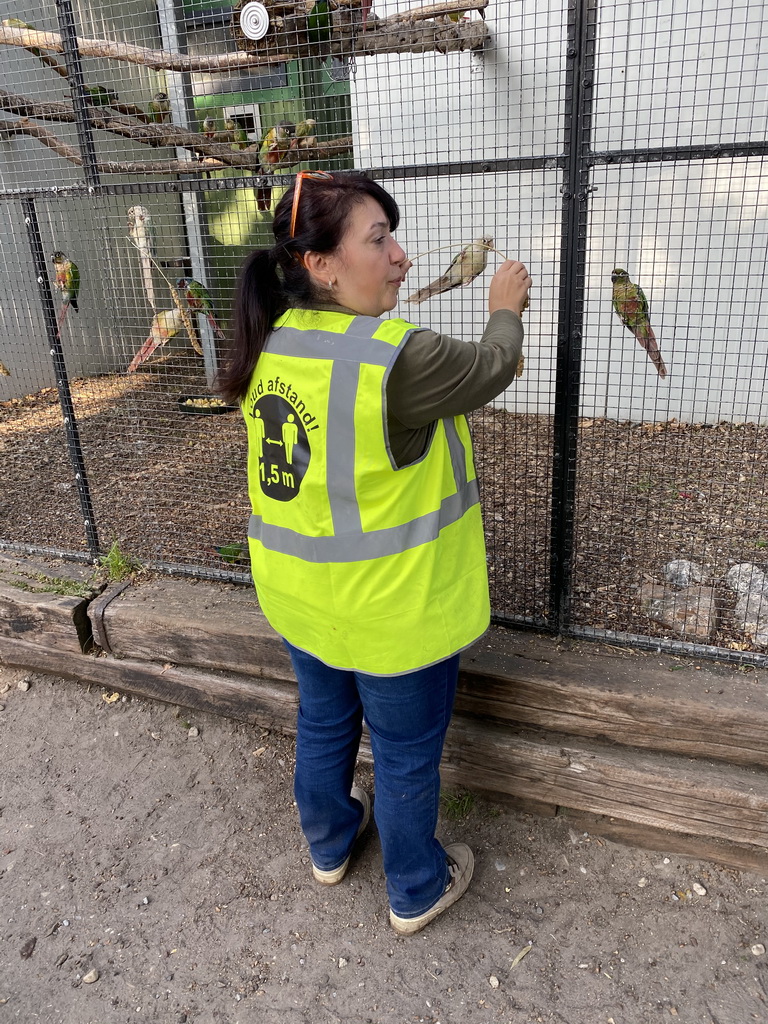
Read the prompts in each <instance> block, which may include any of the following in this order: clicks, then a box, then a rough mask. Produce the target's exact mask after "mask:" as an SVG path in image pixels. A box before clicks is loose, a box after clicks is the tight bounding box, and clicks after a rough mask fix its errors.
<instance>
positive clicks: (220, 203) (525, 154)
mask: <svg viewBox="0 0 768 1024" xmlns="http://www.w3.org/2000/svg"><path fill="white" fill-rule="evenodd" d="M0 21H2V25H1V26H0V43H2V44H3V45H2V46H0V68H1V69H2V79H3V88H2V90H0V107H2V111H0V211H1V212H0V217H2V232H3V239H4V246H3V253H2V261H0V332H1V334H0V361H1V362H2V372H1V375H0V451H2V465H3V487H2V493H0V543H2V545H3V546H5V547H10V548H14V547H19V546H20V547H21V548H22V549H23V548H34V549H36V550H48V551H52V552H58V553H64V554H67V555H70V556H72V557H80V558H83V559H85V558H90V559H93V558H98V557H99V556H100V555H103V554H104V553H105V552H106V551H107V550H108V549H109V547H110V546H111V545H112V543H113V542H115V541H117V542H118V543H119V545H120V547H121V549H122V550H124V551H126V552H129V553H130V555H131V557H133V558H135V559H138V560H139V561H141V562H143V563H144V564H145V565H148V566H155V567H160V568H162V567H165V568H175V569H176V570H177V571H186V572H189V573H192V574H203V575H206V574H207V575H211V574H213V575H221V576H224V577H227V578H232V579H240V580H245V579H247V565H246V563H245V560H244V558H243V556H242V552H241V549H240V545H241V544H242V543H243V542H244V540H245V530H246V525H247V520H248V513H249V505H248V498H247V490H246V480H245V431H244V428H243V426H242V422H241V418H240V415H239V412H238V411H237V410H232V409H229V408H227V407H226V406H224V405H223V403H221V401H220V400H218V399H217V398H216V396H215V393H214V390H213V383H214V376H215V373H216V369H217V367H218V366H219V365H220V363H221V360H222V358H223V357H224V353H225V349H226V345H225V341H224V338H225V337H226V332H227V329H228V326H229V317H230V309H231V296H232V289H233V285H234V281H235V277H236V274H237V270H238V268H239V265H240V263H241V261H242V259H243V257H244V256H245V255H246V254H248V253H249V252H250V251H251V250H252V249H253V248H256V247H260V246H264V245H269V244H270V241H271V232H270V224H271V218H272V214H273V211H274V207H275V204H276V202H277V200H278V199H279V197H280V195H281V194H282V191H283V188H284V186H285V184H286V182H287V181H290V180H291V176H292V175H293V174H294V173H295V172H296V171H297V170H299V169H307V168H322V169H330V170H333V169H343V168H351V167H355V168H357V169H361V170H364V171H366V172H367V173H368V174H370V175H371V176H373V177H375V178H377V179H378V180H380V181H381V182H382V184H383V185H384V186H385V187H386V188H387V189H388V190H389V191H391V192H392V194H393V195H394V196H395V198H396V200H397V202H398V203H399V204H400V207H401V211H402V215H403V217H402V222H401V226H400V229H399V232H398V240H399V241H400V243H401V244H402V245H403V247H404V248H405V249H406V251H407V252H408V254H409V255H410V256H411V258H414V257H415V256H418V257H419V258H418V259H416V260H415V265H414V267H413V269H412V271H411V273H410V275H409V282H408V287H409V288H411V287H412V288H413V289H414V290H415V289H417V288H419V287H421V286H423V285H425V284H427V283H428V282H429V281H431V280H432V279H434V278H435V277H437V276H438V275H439V274H440V273H441V272H442V271H443V270H444V269H445V267H446V266H447V265H448V263H449V262H450V260H451V258H452V256H453V254H455V253H456V252H458V250H459V249H460V248H461V247H462V246H463V245H465V244H467V243H468V242H470V241H472V240H473V239H475V238H478V237H481V236H490V237H492V239H493V245H494V249H495V250H496V251H495V252H493V253H491V254H490V259H489V266H488V270H487V272H486V274H485V275H482V276H481V277H480V278H479V279H478V280H477V281H475V282H474V283H473V284H472V285H470V286H468V287H466V288H457V289H455V290H451V291H448V292H444V293H442V294H439V295H436V296H434V297H432V298H431V299H430V300H429V301H428V302H426V303H424V304H422V305H418V306H416V305H408V304H407V303H406V302H404V301H403V302H401V304H400V307H399V309H398V310H396V311H395V314H394V315H400V316H403V317H405V318H406V319H409V320H416V321H417V322H418V323H420V324H422V325H423V326H427V327H430V328H432V329H434V330H438V331H442V332H445V333H448V334H451V335H452V336H454V337H460V338H463V339H466V340H469V339H478V338H479V336H480V334H481V332H482V328H483V325H484V322H485V316H486V314H485V294H486V290H487V283H488V280H489V276H490V273H491V272H492V271H493V270H494V269H495V267H496V266H498V264H499V263H500V261H501V257H502V256H510V257H512V258H520V259H522V260H524V262H525V263H526V265H527V266H528V267H529V269H530V270H531V273H532V275H533V277H534V279H535V287H534V291H533V292H532V296H531V305H530V308H529V310H528V311H527V312H526V314H525V326H526V347H525V361H524V365H523V366H522V368H521V376H520V377H519V378H518V379H517V380H516V382H515V384H514V385H513V386H512V387H511V388H510V389H509V390H508V391H507V392H506V393H505V394H504V395H503V396H500V398H499V399H498V400H497V401H496V402H495V403H494V404H493V405H492V406H487V407H485V408H484V409H482V410H478V411H477V412H475V413H473V414H472V416H471V422H472V428H473V436H474V442H475V448H476V461H477V468H478V475H479V478H480V482H481V491H482V498H483V507H484V518H485V524H486V534H487V540H488V553H489V569H490V578H491V589H492V604H493V608H494V610H495V613H496V616H497V618H498V620H499V621H502V622H509V623H520V624H530V625H534V626H539V627H543V628H549V629H553V630H558V631H563V632H569V633H572V634H577V635H594V636H602V637H611V638H613V639H614V640H616V641H622V642H632V643H637V644H646V645H651V644H652V645H657V646H666V647H668V648H670V649H680V650H689V651H697V652H704V653H709V654H713V655H716V656H721V657H728V658H730V659H743V660H752V661H758V660H761V659H764V657H765V652H766V650H768V487H767V486H766V468H767V466H766V463H767V462H768V454H767V453H768V444H767V443H766V441H768V399H766V387H765V385H766V374H767V373H768V320H767V319H766V313H765V307H764V304H763V302H762V290H763V285H764V283H765V276H766V255H767V253H766V249H767V248H768V227H766V224H767V221H766V209H768V173H767V172H766V162H765V161H766V154H768V142H767V141H766V138H767V134H768V132H767V129H768V101H767V100H766V96H768V91H766V86H768V46H767V45H766V43H767V42H768V41H767V40H766V34H767V33H768V14H766V11H765V8H764V4H763V3H762V2H761V0H726V2H724V3H723V2H721V3H718V4H715V3H714V2H709V0H687V2H685V3H679V2H676V0H661V2H657V3H649V2H634V3H632V2H617V0H538V2H534V0H514V2H512V0H497V2H494V3H491V4H490V5H487V4H486V0H470V2H468V3H461V4H459V3H453V4H452V3H450V2H443V3H438V4H430V5H424V6H422V7H420V8H419V7H416V6H413V5H412V4H410V3H406V2H405V0H397V2H386V3H379V2H378V0H377V3H376V4H375V5H374V6H373V7H371V5H370V2H369V0H327V2H326V0H317V2H315V3H312V0H308V2H306V3H305V2H304V0H298V2H295V0H270V2H267V3H265V4H264V5H263V7H260V6H259V5H253V4H251V5H245V4H243V3H238V4H235V5H231V4H229V5H223V4H221V3H216V2H208V0H184V2H172V0H157V2H155V0H126V2H123V3H120V4H116V3H105V2H101V0H88V2H80V3H72V2H71V0H58V2H56V3H46V2H42V0H40V2H35V3H32V2H30V0H24V2H23V3H22V4H20V5H18V6H14V7H13V8H12V9H11V8H9V7H6V8H5V9H4V13H3V16H2V18H0ZM246 32H248V33H250V34H251V35H258V34H259V33H263V34H262V35H261V36H260V38H248V36H247V34H246ZM54 254H58V255H57V258H56V261H54V258H53V257H54ZM198 286H200V287H201V288H202V289H203V291H202V292H201V291H200V290H199V287H198ZM201 296H202V297H201Z"/></svg>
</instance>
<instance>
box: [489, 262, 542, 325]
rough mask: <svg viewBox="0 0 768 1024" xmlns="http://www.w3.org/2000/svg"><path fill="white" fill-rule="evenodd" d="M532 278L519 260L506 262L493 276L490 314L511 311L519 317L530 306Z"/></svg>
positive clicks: (490, 291)
mask: <svg viewBox="0 0 768 1024" xmlns="http://www.w3.org/2000/svg"><path fill="white" fill-rule="evenodd" d="M531 283H532V282H531V276H530V274H529V273H528V271H527V269H526V267H525V265H524V264H522V263H521V262H520V261H519V260H505V261H504V263H502V265H501V266H500V267H499V269H498V270H497V271H496V273H495V274H494V275H493V280H492V281H491V286H490V288H489V290H488V312H489V313H495V312H496V310H497V309H511V310H512V312H513V313H517V314H518V316H519V315H520V314H521V313H522V312H523V310H524V309H525V307H526V306H527V305H528V289H529V288H530V287H531Z"/></svg>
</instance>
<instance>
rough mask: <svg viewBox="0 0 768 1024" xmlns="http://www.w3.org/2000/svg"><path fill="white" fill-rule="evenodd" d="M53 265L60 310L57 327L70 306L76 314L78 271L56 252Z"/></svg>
mask: <svg viewBox="0 0 768 1024" xmlns="http://www.w3.org/2000/svg"><path fill="white" fill-rule="evenodd" d="M51 259H52V260H53V265H54V266H55V267H56V276H55V278H54V282H53V283H54V285H55V286H56V289H57V291H58V292H59V294H60V295H61V309H60V310H59V315H58V324H59V327H61V325H62V324H63V323H64V318H65V317H66V315H67V312H68V311H69V307H70V306H71V307H72V309H74V311H75V312H77V295H78V292H79V291H80V271H79V270H78V269H77V264H76V263H74V262H73V261H72V260H71V259H69V258H68V257H67V256H65V255H64V253H63V252H61V250H57V251H56V252H55V253H54V254H53V255H52V256H51Z"/></svg>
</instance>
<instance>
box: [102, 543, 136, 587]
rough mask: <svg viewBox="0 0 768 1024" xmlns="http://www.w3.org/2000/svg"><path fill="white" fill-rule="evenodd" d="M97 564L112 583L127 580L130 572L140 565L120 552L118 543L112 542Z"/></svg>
mask: <svg viewBox="0 0 768 1024" xmlns="http://www.w3.org/2000/svg"><path fill="white" fill-rule="evenodd" d="M99 564H100V565H102V566H103V567H104V568H105V569H106V570H107V577H108V578H109V580H110V581H111V582H113V583H119V582H120V580H124V579H127V578H128V577H129V576H130V575H131V573H132V572H136V570H137V569H140V568H141V564H140V563H139V562H137V561H136V559H134V558H131V556H130V555H128V554H126V553H125V552H123V551H121V550H120V544H119V542H118V541H114V543H113V544H112V547H111V548H110V549H109V551H108V552H107V553H106V555H102V557H101V558H100V559H99Z"/></svg>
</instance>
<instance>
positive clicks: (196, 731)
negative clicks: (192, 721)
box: [187, 725, 200, 740]
mask: <svg viewBox="0 0 768 1024" xmlns="http://www.w3.org/2000/svg"><path fill="white" fill-rule="evenodd" d="M199 735H200V730H199V729H198V728H197V726H196V725H193V726H192V728H191V729H189V731H188V732H187V736H189V737H190V738H191V739H193V740H194V739H197V737H198V736H199Z"/></svg>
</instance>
